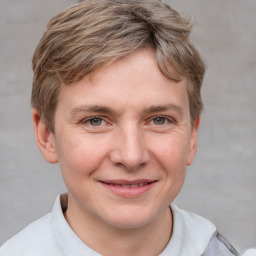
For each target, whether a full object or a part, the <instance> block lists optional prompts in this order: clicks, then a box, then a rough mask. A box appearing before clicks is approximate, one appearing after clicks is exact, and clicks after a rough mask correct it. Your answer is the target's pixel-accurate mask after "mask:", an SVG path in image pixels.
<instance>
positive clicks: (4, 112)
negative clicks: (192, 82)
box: [0, 0, 256, 251]
mask: <svg viewBox="0 0 256 256" xmlns="http://www.w3.org/2000/svg"><path fill="white" fill-rule="evenodd" d="M168 2H169V3H171V5H172V6H173V7H174V8H176V9H178V10H179V11H181V13H182V14H183V15H184V16H186V17H188V18H191V19H193V24H194V30H193V34H192V39H193V41H194V42H195V44H196V45H197V47H198V49H199V51H200V52H201V54H202V56H203V58H204V60H205V62H206V64H207V73H206V76H205V80H204V86H203V98H204V103H205V111H204V113H203V115H202V121H201V128H200V134H199V150H198V155H197V158H196V161H195V162H194V164H193V165H192V166H191V167H190V168H189V169H188V174H187V179H186V181H185V184H184V188H183V191H182V192H181V193H180V195H179V197H178V198H177V200H176V203H177V204H178V205H179V206H181V207H183V208H185V209H187V210H191V211H194V212H196V213H199V214H200V215H203V216H205V217H206V218H208V219H210V220H211V221H213V222H214V223H215V224H216V226H217V228H218V229H219V231H220V232H221V233H222V234H223V235H225V236H226V237H227V238H228V239H229V240H230V241H231V242H232V243H233V244H234V245H235V246H236V248H237V249H238V250H240V251H243V250H244V249H245V248H247V247H250V246H253V245H255V244H256V220H255V216H256V204H255V199H256V186H255V184H256V168H255V154H256V146H255V145H256V118H255V116H254V114H255V112H256V107H255V98H256V85H255V83H256V50H255V46H256V1H255V0H243V1H241V0H215V1H212V0H193V1H191V0H173V1H168ZM73 3H75V0H44V1H42V0H23V1H21V0H9V1H3V0H0V57H1V58H0V244H2V243H3V242H4V241H5V240H7V239H8V238H10V237H11V236H12V235H14V234H15V233H16V232H18V231H19V230H21V229H22V228H23V227H24V226H25V225H27V224H28V223H30V222H31V221H33V220H35V219H37V218H39V217H40V216H42V215H44V214H45V213H47V212H49V211H50V210H51V207H52V204H53V202H54V200H55V197H56V195H57V194H58V193H61V192H63V191H65V186H64V184H63V182H62V180H61V175H60V173H59V170H58V165H50V164H47V163H46V162H45V161H44V159H43V157H42V156H41V155H40V153H39V150H38V149H37V147H36V144H35V142H34V137H33V127H32V121H31V116H30V105H29V100H30V90H31V81H32V71H31V57H32V54H33V51H34V50H35V47H36V45H37V43H38V41H39V39H40V37H41V35H42V33H43V30H44V28H45V26H46V24H47V22H48V20H49V19H50V17H52V16H53V15H54V14H55V13H57V11H59V10H61V9H63V8H65V7H67V6H69V5H70V4H73Z"/></svg>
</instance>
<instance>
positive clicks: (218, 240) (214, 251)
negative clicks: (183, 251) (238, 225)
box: [202, 232, 239, 256]
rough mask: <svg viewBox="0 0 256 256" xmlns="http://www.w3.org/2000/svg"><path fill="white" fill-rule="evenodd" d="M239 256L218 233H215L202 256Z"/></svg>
mask: <svg viewBox="0 0 256 256" xmlns="http://www.w3.org/2000/svg"><path fill="white" fill-rule="evenodd" d="M216 255H220V256H239V253H238V252H237V251H236V249H235V248H234V247H233V246H232V245H231V244H230V242H229V241H228V240H227V239H226V238H224V237H223V236H222V235H221V234H220V233H218V232H215V233H214V235H213V236H212V238H211V240H210V242H209V244H208V247H207V249H206V251H205V252H204V254H203V255H202V256H216Z"/></svg>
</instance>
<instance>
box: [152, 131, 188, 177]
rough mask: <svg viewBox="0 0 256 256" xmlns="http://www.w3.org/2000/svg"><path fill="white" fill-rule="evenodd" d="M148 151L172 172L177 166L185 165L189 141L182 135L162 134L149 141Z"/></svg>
mask: <svg viewBox="0 0 256 256" xmlns="http://www.w3.org/2000/svg"><path fill="white" fill-rule="evenodd" d="M150 149H151V150H150V151H151V152H152V154H153V155H154V157H155V158H156V159H157V160H158V162H159V163H161V164H162V165H163V167H164V168H165V169H167V170H171V171H173V172H175V171H176V169H177V171H178V170H179V167H183V166H186V164H187V156H188V152H189V143H188V140H187V139H186V138H184V137H183V136H174V135H169V136H163V137H162V138H161V139H159V138H158V139H154V140H152V141H151V145H150Z"/></svg>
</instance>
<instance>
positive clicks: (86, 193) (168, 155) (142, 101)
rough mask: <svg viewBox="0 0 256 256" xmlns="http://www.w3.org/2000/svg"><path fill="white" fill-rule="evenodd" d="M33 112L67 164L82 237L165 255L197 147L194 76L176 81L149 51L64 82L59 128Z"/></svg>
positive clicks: (49, 155) (47, 148)
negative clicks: (190, 89)
mask: <svg viewBox="0 0 256 256" xmlns="http://www.w3.org/2000/svg"><path fill="white" fill-rule="evenodd" d="M33 120H34V127H35V135H36V141H37V144H38V146H39V149H40V150H41V152H42V154H43V155H44V157H45V159H46V160H47V161H48V162H50V163H56V162H59V165H60V169H61V172H62V175H63V179H64V181H65V183H66V186H67V189H68V209H67V211H66V212H65V217H66V219H67V221H68V223H69V224H70V226H71V228H72V229H73V230H74V232H75V233H76V234H77V235H78V236H79V237H80V239H81V240H82V241H83V242H85V243H86V244H87V245H88V246H90V247H91V248H92V249H94V250H96V251H97V252H99V253H101V254H103V255H124V256H125V255H135V256H139V255H158V254H159V253H161V252H162V251H163V250H164V248H165V246H166V245H167V243H168V241H169V240H170V237H171V233H172V213H171V210H170V208H169V205H170V203H171V202H172V201H173V200H174V198H175V197H176V196H177V194H178V193H179V191H180V189H181V187H182V185H183V182H184V178H185V173H186V167H187V166H188V165H190V164H191V163H192V161H193V159H194V156H195V154H196V147H197V130H198V126H199V118H197V119H196V120H195V126H194V127H191V122H190V115H189V102H188V96H187V90H186V84H185V81H184V80H182V81H181V82H179V83H177V82H174V81H171V80H169V79H167V78H166V77H165V76H163V74H162V73H161V71H160V70H159V68H158V67H157V63H156V60H155V52H154V51H153V50H151V49H141V50H138V51H136V52H134V53H132V54H131V55H129V56H126V57H124V58H122V59H119V60H117V61H115V62H113V63H111V64H108V65H105V66H103V67H101V68H99V69H97V70H95V71H94V72H92V73H91V74H90V75H88V76H86V77H84V78H83V79H82V80H81V81H79V82H76V83H74V84H72V85H68V86H65V85H63V86H62V88H61V91H60V95H59V102H58V106H57V110H56V115H55V121H54V126H55V133H54V134H53V133H51V132H50V131H49V130H48V129H47V127H45V125H44V123H43V122H42V121H41V119H40V117H39V116H38V114H37V111H36V110H33ZM99 230H100V232H99Z"/></svg>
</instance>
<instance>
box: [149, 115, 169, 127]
mask: <svg viewBox="0 0 256 256" xmlns="http://www.w3.org/2000/svg"><path fill="white" fill-rule="evenodd" d="M152 122H153V123H154V124H155V125H164V124H166V123H167V122H168V120H167V119H166V118H165V117H162V116H157V117H155V118H154V119H152Z"/></svg>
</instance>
